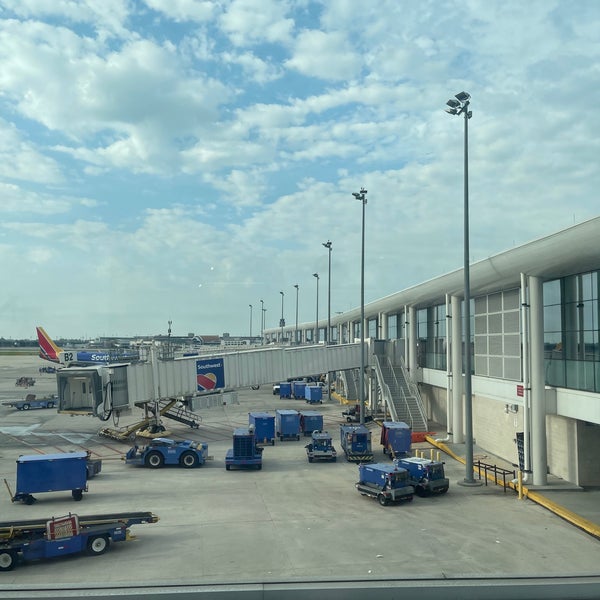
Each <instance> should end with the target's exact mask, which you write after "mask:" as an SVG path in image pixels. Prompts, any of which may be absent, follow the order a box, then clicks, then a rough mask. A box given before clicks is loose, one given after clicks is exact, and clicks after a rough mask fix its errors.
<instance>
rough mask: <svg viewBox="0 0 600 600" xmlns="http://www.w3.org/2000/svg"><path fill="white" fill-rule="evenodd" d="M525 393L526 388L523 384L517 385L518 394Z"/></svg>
mask: <svg viewBox="0 0 600 600" xmlns="http://www.w3.org/2000/svg"><path fill="white" fill-rule="evenodd" d="M524 395H525V388H524V387H523V386H522V385H517V396H521V397H523V396H524Z"/></svg>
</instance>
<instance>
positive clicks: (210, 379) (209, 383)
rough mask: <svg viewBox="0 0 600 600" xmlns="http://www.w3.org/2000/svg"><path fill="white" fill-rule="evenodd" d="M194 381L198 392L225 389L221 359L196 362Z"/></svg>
mask: <svg viewBox="0 0 600 600" xmlns="http://www.w3.org/2000/svg"><path fill="white" fill-rule="evenodd" d="M196 381H197V390H198V391H199V392H209V391H211V390H216V389H222V388H224V387H225V369H224V367H223V358H209V359H205V360H197V361H196Z"/></svg>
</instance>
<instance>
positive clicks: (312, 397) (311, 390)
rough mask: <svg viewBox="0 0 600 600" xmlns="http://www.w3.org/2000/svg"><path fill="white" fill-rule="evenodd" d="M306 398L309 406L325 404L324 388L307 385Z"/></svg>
mask: <svg viewBox="0 0 600 600" xmlns="http://www.w3.org/2000/svg"><path fill="white" fill-rule="evenodd" d="M304 397H305V398H306V401H307V402H308V403H309V404H323V388H322V387H321V386H320V385H307V386H306V387H305V388H304Z"/></svg>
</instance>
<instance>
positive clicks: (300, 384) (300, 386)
mask: <svg viewBox="0 0 600 600" xmlns="http://www.w3.org/2000/svg"><path fill="white" fill-rule="evenodd" d="M305 390H306V383H305V382H304V381H292V396H293V397H294V398H296V399H298V398H302V400H304V393H305Z"/></svg>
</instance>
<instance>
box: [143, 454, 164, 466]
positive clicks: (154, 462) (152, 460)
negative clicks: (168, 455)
mask: <svg viewBox="0 0 600 600" xmlns="http://www.w3.org/2000/svg"><path fill="white" fill-rule="evenodd" d="M145 463H146V466H147V467H150V468H151V469H160V467H162V466H163V465H164V464H165V459H164V457H163V455H162V454H161V453H160V452H156V451H154V452H149V453H148V456H146V460H145Z"/></svg>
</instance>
